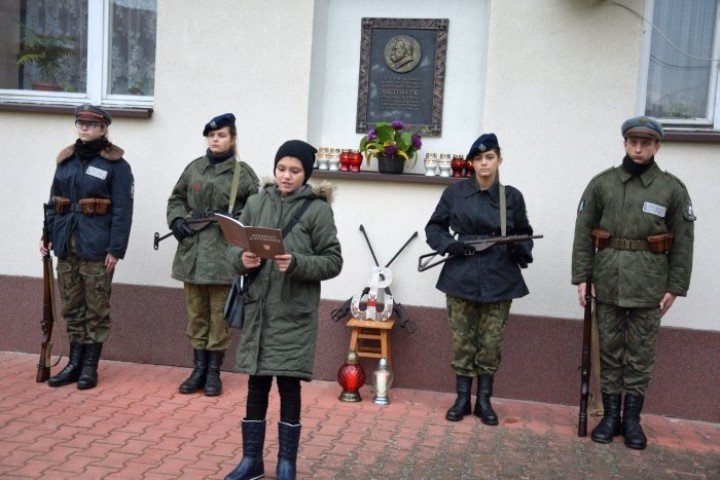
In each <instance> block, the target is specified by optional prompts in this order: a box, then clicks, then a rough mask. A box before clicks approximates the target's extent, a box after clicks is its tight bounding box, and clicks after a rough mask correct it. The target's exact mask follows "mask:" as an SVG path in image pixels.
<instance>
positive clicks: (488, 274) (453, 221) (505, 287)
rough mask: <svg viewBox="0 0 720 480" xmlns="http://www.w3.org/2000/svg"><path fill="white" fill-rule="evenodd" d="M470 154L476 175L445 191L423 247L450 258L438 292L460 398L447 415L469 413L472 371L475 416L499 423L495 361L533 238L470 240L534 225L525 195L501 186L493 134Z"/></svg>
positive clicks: (521, 289)
mask: <svg viewBox="0 0 720 480" xmlns="http://www.w3.org/2000/svg"><path fill="white" fill-rule="evenodd" d="M467 158H468V159H470V160H471V161H472V166H473V168H474V170H475V175H474V177H472V178H468V179H466V180H463V181H460V182H457V183H455V184H453V185H450V186H448V187H447V188H446V189H445V191H444V192H443V194H442V197H441V198H440V202H439V203H438V205H437V207H436V208H435V212H434V213H433V214H432V217H431V218H430V221H429V222H428V224H427V226H426V227H425V234H426V236H427V243H428V245H430V247H432V249H433V250H435V251H436V252H438V253H440V254H448V255H450V258H449V259H448V260H447V261H446V262H445V263H444V265H443V269H442V272H441V273H440V277H439V279H438V282H437V289H438V290H440V291H442V292H444V293H445V294H446V295H447V311H448V318H449V321H450V328H451V330H452V335H453V341H452V344H453V360H452V368H453V370H454V371H455V376H456V390H457V399H456V400H455V403H454V404H453V405H452V407H450V409H449V410H448V411H447V414H446V415H445V418H446V419H447V420H449V421H452V422H456V421H459V420H462V419H463V417H464V416H465V415H469V414H470V412H471V406H470V395H471V389H472V381H473V377H475V376H477V378H478V385H477V403H476V404H475V409H474V410H473V413H474V414H475V415H476V416H478V417H480V420H481V421H482V422H483V423H484V424H486V425H497V424H498V423H499V420H498V416H497V414H496V413H495V411H494V410H493V408H492V405H491V403H490V397H491V396H492V388H493V378H494V375H495V372H496V371H497V370H498V368H499V366H500V356H501V351H502V341H503V336H504V332H505V325H506V323H507V320H508V316H509V314H510V304H511V303H512V300H513V299H514V298H520V297H523V296H525V295H527V294H528V289H527V286H526V285H525V282H524V280H523V277H522V274H521V273H520V268H526V267H527V266H528V264H529V263H531V262H532V261H533V257H532V254H531V252H532V248H533V242H532V240H530V239H526V240H525V241H518V242H512V243H506V244H496V245H492V246H490V247H489V248H485V249H482V251H477V252H476V251H475V249H474V247H473V246H472V245H470V244H469V243H468V242H472V241H476V240H479V239H483V238H492V237H498V238H499V237H505V236H506V235H526V236H532V233H533V229H532V227H531V226H530V223H529V221H528V218H527V213H526V209H525V200H524V199H523V196H522V193H520V191H519V190H517V189H516V188H513V187H511V186H509V185H508V186H505V185H502V184H500V181H499V177H498V175H499V173H498V171H499V167H500V164H501V163H502V156H501V155H500V146H499V145H498V140H497V137H496V136H495V134H493V133H489V134H484V135H482V136H481V137H480V138H478V139H477V140H476V141H475V143H473V144H472V146H471V147H470V151H469V153H468V155H467ZM450 230H452V231H453V232H455V233H456V234H457V238H455V237H453V235H452V234H451V232H450ZM468 253H474V254H472V255H469V254H468Z"/></svg>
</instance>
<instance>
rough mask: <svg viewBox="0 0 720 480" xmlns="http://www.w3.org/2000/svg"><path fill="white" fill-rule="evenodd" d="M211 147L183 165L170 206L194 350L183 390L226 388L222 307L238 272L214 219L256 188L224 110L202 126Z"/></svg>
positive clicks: (177, 275)
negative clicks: (222, 377)
mask: <svg viewBox="0 0 720 480" xmlns="http://www.w3.org/2000/svg"><path fill="white" fill-rule="evenodd" d="M203 136H205V137H206V138H207V144H208V149H207V151H206V152H205V155H203V156H202V157H199V158H196V159H195V160H193V161H192V162H190V164H188V165H187V167H185V170H184V171H183V172H182V175H180V179H179V180H178V181H177V183H176V184H175V188H173V191H172V194H171V195H170V198H169V200H168V205H167V222H168V225H169V226H170V229H171V230H172V232H173V235H174V236H175V238H176V239H177V241H178V246H177V251H176V253H175V259H174V261H173V267H172V277H173V278H174V279H176V280H180V281H182V282H184V288H185V307H186V309H187V315H188V321H187V328H186V333H187V336H188V338H189V339H190V344H191V346H192V348H193V352H194V359H193V363H194V368H193V371H192V373H191V374H190V376H189V377H188V378H187V380H185V381H184V382H183V383H182V384H181V385H180V393H186V394H187V393H193V392H196V391H198V390H200V389H204V393H205V395H207V396H217V395H220V393H221V392H222V382H221V381H220V367H221V365H222V361H223V357H224V354H225V350H226V349H227V348H228V347H229V346H230V332H229V330H228V327H227V325H226V323H225V319H224V317H223V308H224V306H225V301H226V299H227V295H228V291H229V288H230V285H231V284H232V282H233V279H234V278H235V276H236V274H235V272H234V270H233V269H232V268H231V266H230V265H228V263H227V261H226V259H225V250H226V249H227V246H228V244H227V242H226V240H225V237H224V236H223V234H222V231H221V230H220V228H219V227H218V225H217V224H216V223H213V222H212V221H211V220H212V218H213V214H214V213H215V212H220V213H229V214H231V215H233V216H235V217H238V216H239V215H240V212H241V210H242V209H243V207H244V206H245V203H246V202H247V199H248V198H249V197H251V196H252V195H254V194H256V193H257V192H258V188H259V183H260V182H259V180H258V177H257V175H256V174H255V172H254V171H253V169H252V168H251V167H250V166H249V165H248V164H247V163H245V162H243V161H241V160H240V159H239V157H238V156H237V153H236V150H237V146H236V145H237V129H236V127H235V116H234V115H233V114H232V113H225V114H223V115H219V116H217V117H215V118H213V119H212V120H210V121H209V122H208V123H207V125H205V128H204V130H203Z"/></svg>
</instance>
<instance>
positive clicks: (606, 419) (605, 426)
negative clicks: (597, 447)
mask: <svg viewBox="0 0 720 480" xmlns="http://www.w3.org/2000/svg"><path fill="white" fill-rule="evenodd" d="M602 403H603V418H602V420H600V423H598V424H597V426H596V427H595V428H593V431H592V433H591V434H590V438H592V441H593V442H598V443H610V442H612V441H613V437H617V436H618V435H620V394H619V393H605V392H603V394H602Z"/></svg>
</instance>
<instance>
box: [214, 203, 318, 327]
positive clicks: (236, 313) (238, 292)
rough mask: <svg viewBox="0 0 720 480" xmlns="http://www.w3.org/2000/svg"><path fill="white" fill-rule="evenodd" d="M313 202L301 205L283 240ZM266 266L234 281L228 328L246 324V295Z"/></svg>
mask: <svg viewBox="0 0 720 480" xmlns="http://www.w3.org/2000/svg"><path fill="white" fill-rule="evenodd" d="M313 200H315V199H314V198H312V197H311V198H307V199H305V203H303V204H302V205H300V208H298V209H297V211H296V212H295V215H293V218H292V219H291V220H290V222H288V224H287V225H285V228H283V230H282V236H283V238H285V237H286V236H287V234H288V233H290V231H291V230H292V229H293V227H295V225H296V224H297V222H298V221H299V220H300V217H302V216H303V214H304V213H305V210H307V208H308V207H309V206H310V204H311V203H312V201H313ZM264 264H265V260H263V261H262V262H261V264H260V267H258V268H256V269H255V270H253V271H252V272H250V273H246V274H245V275H240V276H238V277H237V278H236V279H235V281H233V283H232V285H230V292H228V297H227V300H226V301H225V309H224V310H223V316H224V317H225V322H227V326H228V327H230V328H237V329H242V327H243V324H244V323H245V293H247V289H248V287H249V286H250V284H251V283H252V282H253V280H255V277H257V275H258V274H259V273H260V270H261V269H262V267H263V265H264Z"/></svg>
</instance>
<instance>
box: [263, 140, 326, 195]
mask: <svg viewBox="0 0 720 480" xmlns="http://www.w3.org/2000/svg"><path fill="white" fill-rule="evenodd" d="M316 153H317V150H316V149H315V147H313V146H312V145H310V144H309V143H306V142H303V141H302V140H288V141H287V142H285V143H283V144H282V145H280V148H278V151H277V153H276V154H275V164H274V167H275V166H277V163H278V162H279V161H280V159H281V158H283V157H295V158H297V159H298V160H300V162H301V163H302V166H303V169H304V170H305V180H304V181H303V185H304V184H306V183H307V181H308V180H309V179H310V176H311V175H312V172H313V164H314V163H315V154H316Z"/></svg>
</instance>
